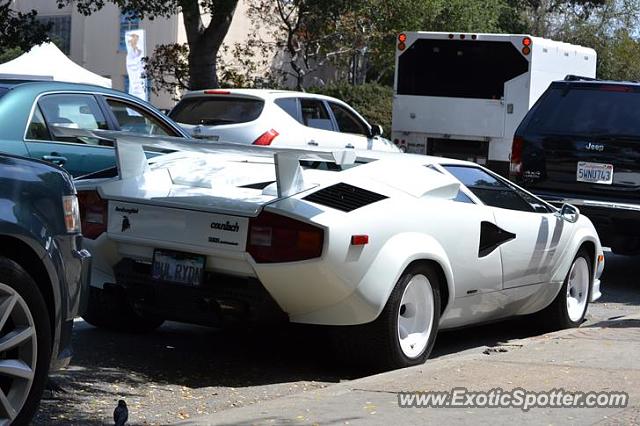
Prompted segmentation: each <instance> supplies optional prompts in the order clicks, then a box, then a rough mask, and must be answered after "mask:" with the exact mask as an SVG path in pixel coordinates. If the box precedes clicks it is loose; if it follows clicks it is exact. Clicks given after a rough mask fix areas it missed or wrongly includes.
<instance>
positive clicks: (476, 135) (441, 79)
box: [392, 32, 596, 176]
mask: <svg viewBox="0 0 640 426" xmlns="http://www.w3.org/2000/svg"><path fill="white" fill-rule="evenodd" d="M595 74H596V52H595V51H594V50H593V49H590V48H587V47H582V46H576V45H573V44H568V43H563V42H558V41H553V40H548V39H544V38H540V37H533V36H530V35H522V34H469V33H442V32H406V33H402V34H400V35H399V36H398V40H397V43H396V68H395V80H394V97H393V117H392V139H393V141H394V142H395V143H396V144H397V145H399V146H400V147H401V149H403V150H405V151H406V152H412V153H420V154H427V155H438V156H443V157H451V158H459V159H464V160H471V161H475V162H476V163H478V164H483V165H486V166H488V167H489V168H491V169H493V170H494V171H496V172H498V173H500V174H502V175H504V176H507V175H508V173H509V159H510V158H509V156H510V154H511V144H512V141H513V134H514V132H515V130H516V128H517V127H518V125H519V124H520V121H521V120H522V118H523V117H524V115H525V114H526V113H527V111H528V110H529V108H531V107H532V106H533V104H534V103H535V102H536V101H537V100H538V98H539V97H540V95H541V94H542V93H543V92H544V91H545V90H546V89H547V87H548V86H549V84H550V83H551V82H552V81H554V80H562V79H564V78H565V76H567V75H579V76H584V77H595Z"/></svg>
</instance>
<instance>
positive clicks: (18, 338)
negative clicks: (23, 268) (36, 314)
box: [0, 283, 38, 425]
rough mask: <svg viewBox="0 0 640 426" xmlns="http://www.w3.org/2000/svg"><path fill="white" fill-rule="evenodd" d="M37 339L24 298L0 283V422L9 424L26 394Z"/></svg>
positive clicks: (26, 396) (34, 369) (32, 370)
mask: <svg viewBox="0 0 640 426" xmlns="http://www.w3.org/2000/svg"><path fill="white" fill-rule="evenodd" d="M37 340H38V339H37V336H36V327H35V323H34V321H33V317H32V316H31V311H30V310H29V307H28V305H27V302H25V301H24V299H23V298H22V296H20V295H19V294H18V293H17V292H16V291H15V290H14V289H13V288H11V287H9V286H8V285H6V284H3V283H0V425H2V424H10V423H11V422H12V421H13V420H14V419H15V418H16V416H17V415H18V414H19V413H20V410H21V409H22V407H23V406H24V403H25V402H26V401H27V398H28V397H29V391H30V390H31V386H32V385H33V379H34V377H35V371H36V360H37V358H38V342H37Z"/></svg>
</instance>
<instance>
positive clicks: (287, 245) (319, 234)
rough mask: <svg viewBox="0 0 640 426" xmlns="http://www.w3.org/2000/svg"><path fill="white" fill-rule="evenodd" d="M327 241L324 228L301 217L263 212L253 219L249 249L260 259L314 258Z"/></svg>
mask: <svg viewBox="0 0 640 426" xmlns="http://www.w3.org/2000/svg"><path fill="white" fill-rule="evenodd" d="M323 245H324V230H323V229H322V228H319V227H317V226H314V225H311V224H308V223H305V222H301V221H299V220H295V219H291V218H289V217H286V216H280V215H277V214H274V213H269V212H262V213H260V214H259V215H258V217H255V218H252V219H251V220H250V221H249V235H248V236H247V251H248V252H249V254H250V255H251V256H252V257H253V259H254V260H255V261H256V262H257V263H278V262H296V261H300V260H307V259H313V258H316V257H320V256H321V255H322V246H323Z"/></svg>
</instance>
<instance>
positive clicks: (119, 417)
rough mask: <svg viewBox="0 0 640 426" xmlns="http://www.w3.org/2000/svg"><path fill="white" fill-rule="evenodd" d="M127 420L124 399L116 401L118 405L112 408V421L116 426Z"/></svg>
mask: <svg viewBox="0 0 640 426" xmlns="http://www.w3.org/2000/svg"><path fill="white" fill-rule="evenodd" d="M127 420H129V410H128V409H127V403H126V402H124V400H122V399H121V400H120V401H118V406H117V407H116V409H115V410H113V421H114V422H115V425H116V426H124V425H125V424H126V423H127Z"/></svg>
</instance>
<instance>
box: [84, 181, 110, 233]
mask: <svg viewBox="0 0 640 426" xmlns="http://www.w3.org/2000/svg"><path fill="white" fill-rule="evenodd" d="M78 200H79V201H80V220H81V223H82V235H83V236H85V237H86V238H90V239H92V240H95V239H96V238H98V237H99V236H100V235H102V233H104V232H106V231H107V206H108V204H107V202H106V201H105V200H103V199H102V198H100V195H98V192H97V191H78Z"/></svg>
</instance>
